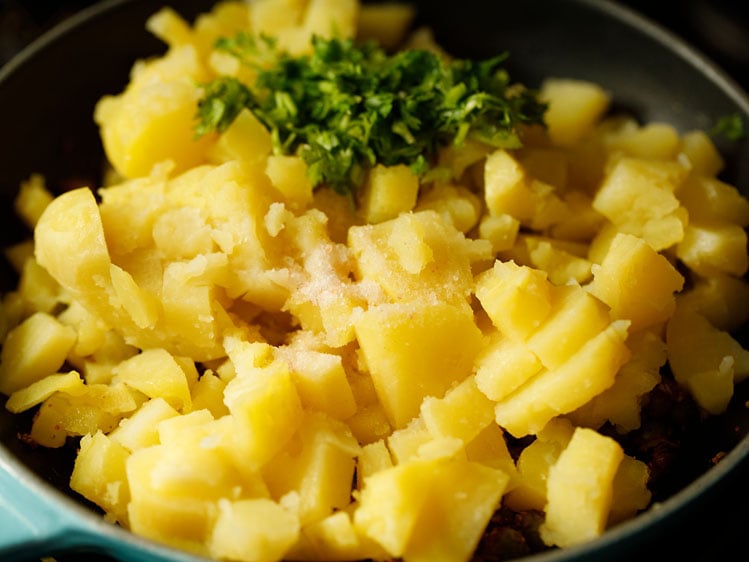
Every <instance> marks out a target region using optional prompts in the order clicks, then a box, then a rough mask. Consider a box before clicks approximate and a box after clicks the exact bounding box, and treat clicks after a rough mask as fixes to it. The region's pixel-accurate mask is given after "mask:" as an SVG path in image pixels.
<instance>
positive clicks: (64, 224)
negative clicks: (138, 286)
mask: <svg viewBox="0 0 749 562" xmlns="http://www.w3.org/2000/svg"><path fill="white" fill-rule="evenodd" d="M34 239H35V242H36V243H35V248H34V254H35V256H36V260H37V262H39V265H41V266H42V267H43V268H45V269H46V270H47V271H49V273H50V274H51V275H52V277H54V278H55V279H56V280H57V281H58V282H59V283H60V285H62V286H63V287H65V289H67V290H68V291H70V292H71V293H72V294H73V295H76V296H81V297H85V298H81V302H83V303H92V304H93V303H95V304H99V306H98V307H95V309H96V310H98V309H100V308H102V307H104V306H107V305H106V304H105V303H106V302H107V300H106V295H105V294H103V289H105V288H106V286H107V283H108V280H109V268H110V263H111V262H110V259H109V251H108V249H107V242H106V240H105V238H104V230H103V227H102V222H101V215H100V214H99V208H98V207H97V203H96V199H95V198H94V194H93V193H92V192H91V190H90V189H88V188H78V189H74V190H72V191H67V192H65V193H63V194H62V195H60V196H59V197H56V198H55V199H54V201H52V202H51V203H50V204H49V205H48V206H47V207H46V209H45V210H44V213H42V216H41V217H40V218H39V222H37V225H36V228H35V230H34ZM71 258H72V259H71Z"/></svg>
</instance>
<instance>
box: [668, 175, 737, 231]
mask: <svg viewBox="0 0 749 562" xmlns="http://www.w3.org/2000/svg"><path fill="white" fill-rule="evenodd" d="M676 196H677V197H678V198H679V201H680V202H681V204H682V205H684V207H686V209H687V211H689V220H690V222H697V223H700V222H719V223H730V224H737V225H739V226H749V200H747V199H746V198H745V197H744V196H743V195H742V194H741V192H740V191H739V190H738V189H736V187H734V186H733V185H730V184H728V183H725V182H723V181H720V180H719V179H717V178H713V177H700V176H698V177H694V176H692V177H690V178H689V179H687V181H685V182H684V184H683V185H682V186H681V187H680V188H679V191H677V193H676Z"/></svg>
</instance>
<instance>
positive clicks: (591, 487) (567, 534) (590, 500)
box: [541, 428, 624, 546]
mask: <svg viewBox="0 0 749 562" xmlns="http://www.w3.org/2000/svg"><path fill="white" fill-rule="evenodd" d="M623 455H624V453H623V451H622V448H621V445H619V444H618V443H617V442H616V441H614V440H613V439H611V438H610V437H604V436H602V435H600V434H598V433H596V432H595V431H593V430H591V429H585V428H577V429H576V430H575V432H574V433H573V434H572V439H570V442H569V444H568V445H567V447H566V448H565V449H564V451H562V453H561V454H560V455H559V459H558V460H557V462H556V463H555V464H554V465H553V466H552V467H551V468H550V469H549V477H548V480H547V496H548V503H547V504H546V519H545V521H544V523H543V524H542V525H541V538H542V539H543V541H544V542H545V543H546V544H548V545H557V546H571V545H573V544H579V543H581V542H585V541H588V540H591V539H593V538H595V537H597V536H599V535H600V534H601V533H602V532H603V530H604V528H605V525H606V521H607V518H608V514H609V509H610V508H611V501H612V495H613V481H614V478H615V475H616V472H617V469H618V468H619V464H620V463H621V461H622V458H623Z"/></svg>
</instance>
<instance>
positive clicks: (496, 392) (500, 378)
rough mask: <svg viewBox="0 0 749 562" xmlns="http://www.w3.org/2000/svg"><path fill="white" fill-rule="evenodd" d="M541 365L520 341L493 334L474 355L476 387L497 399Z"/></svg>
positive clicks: (518, 384)
mask: <svg viewBox="0 0 749 562" xmlns="http://www.w3.org/2000/svg"><path fill="white" fill-rule="evenodd" d="M542 367H543V365H542V364H541V361H539V359H538V357H536V355H535V354H534V353H533V352H532V351H531V350H530V349H528V347H527V346H526V345H525V344H524V343H523V342H518V341H517V340H513V339H511V338H508V337H505V336H502V335H500V334H498V333H497V334H494V335H493V337H491V339H490V340H489V341H488V343H487V344H486V345H485V346H484V347H483V348H482V350H481V352H479V355H478V356H477V357H476V386H477V387H478V388H479V390H481V392H483V393H484V394H485V395H486V396H487V397H488V398H490V399H491V400H501V399H502V398H504V397H505V396H507V395H509V394H510V393H511V392H513V391H514V390H516V389H517V388H519V387H520V386H521V385H522V384H523V383H524V382H525V381H527V380H528V379H530V378H531V377H532V376H533V375H535V374H536V373H538V372H539V371H540V370H541V368H542Z"/></svg>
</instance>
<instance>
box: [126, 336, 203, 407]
mask: <svg viewBox="0 0 749 562" xmlns="http://www.w3.org/2000/svg"><path fill="white" fill-rule="evenodd" d="M114 374H115V377H116V380H118V381H120V382H124V383H125V384H127V385H128V386H130V387H132V388H135V389H136V390H139V391H141V392H142V393H143V394H145V395H146V396H148V397H149V398H163V399H164V400H166V401H167V402H168V403H169V405H170V406H172V407H173V408H174V409H175V410H179V411H182V412H188V411H190V409H191V408H192V399H191V397H190V388H189V385H188V380H187V376H186V374H185V371H184V370H183V369H182V367H181V366H180V364H179V363H178V362H177V360H176V359H175V358H174V356H172V355H171V354H170V353H169V352H168V351H166V350H164V349H147V350H145V351H143V352H142V353H139V354H138V355H135V356H133V357H131V358H130V359H127V360H125V361H123V362H122V363H120V364H119V365H117V367H116V368H115V369H114Z"/></svg>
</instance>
